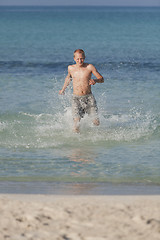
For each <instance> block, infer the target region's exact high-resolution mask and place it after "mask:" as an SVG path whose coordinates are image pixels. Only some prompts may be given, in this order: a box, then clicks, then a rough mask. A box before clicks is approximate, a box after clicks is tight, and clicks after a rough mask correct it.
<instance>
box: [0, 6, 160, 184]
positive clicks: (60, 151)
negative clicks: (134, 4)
mask: <svg viewBox="0 0 160 240" xmlns="http://www.w3.org/2000/svg"><path fill="white" fill-rule="evenodd" d="M159 22H160V8H107V7H103V8H102V7H92V8H88V7H86V8H85V7H0V31H1V37H0V46H1V48H0V181H23V182H25V181H32V182H34V181H41V182H42V181H50V182H91V183H93V182H94V183H99V182H106V183H107V182H108V183H122V184H123V183H124V184H125V183H127V184H131V183H143V184H152V185H157V184H158V185H159V184H160V157H159V156H160V111H159V110H160V60H159V59H160V56H159V53H160V44H159V39H160V25H159ZM76 48H83V49H84V50H85V52H86V62H90V63H92V64H94V65H95V66H96V67H97V68H98V70H99V71H100V73H101V74H102V75H103V76H104V78H105V82H104V83H103V84H96V85H95V86H93V88H92V91H93V94H94V96H95V98H96V100H97V104H98V107H99V116H100V121H101V125H100V126H99V127H97V128H95V127H94V126H92V124H91V121H90V119H89V118H88V117H87V116H86V117H85V118H84V119H83V120H82V122H81V133H80V134H74V133H73V132H72V115H71V107H70V106H71V105H70V104H71V97H72V85H70V86H69V87H68V89H67V91H66V94H65V95H64V96H59V95H58V92H59V90H60V89H61V87H62V85H63V82H64V79H65V76H66V74H67V66H68V65H69V64H72V63H73V57H72V56H73V51H74V50H75V49H76Z"/></svg>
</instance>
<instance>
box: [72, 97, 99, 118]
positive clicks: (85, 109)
mask: <svg viewBox="0 0 160 240" xmlns="http://www.w3.org/2000/svg"><path fill="white" fill-rule="evenodd" d="M72 113H73V118H83V117H84V115H85V114H86V113H87V114H89V115H91V116H93V117H98V108H97V103H96V100H95V98H94V96H93V95H92V93H91V94H88V95H84V96H77V95H73V97H72Z"/></svg>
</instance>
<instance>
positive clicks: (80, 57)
mask: <svg viewBox="0 0 160 240" xmlns="http://www.w3.org/2000/svg"><path fill="white" fill-rule="evenodd" d="M84 60H85V56H84V55H83V54H82V53H79V52H76V53H75V54H74V61H75V62H76V64H77V65H78V66H82V65H83V63H84Z"/></svg>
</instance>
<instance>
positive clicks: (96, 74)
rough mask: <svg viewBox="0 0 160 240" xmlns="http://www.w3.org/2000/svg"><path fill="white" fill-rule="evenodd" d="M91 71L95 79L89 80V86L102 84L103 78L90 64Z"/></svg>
mask: <svg viewBox="0 0 160 240" xmlns="http://www.w3.org/2000/svg"><path fill="white" fill-rule="evenodd" d="M90 66H91V71H92V73H93V75H94V76H95V77H96V79H91V80H90V82H89V83H90V85H94V84H96V83H103V82H104V78H103V76H102V75H101V74H100V73H99V72H98V71H97V69H96V68H95V67H94V66H93V65H92V64H91V65H90Z"/></svg>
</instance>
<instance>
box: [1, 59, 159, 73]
mask: <svg viewBox="0 0 160 240" xmlns="http://www.w3.org/2000/svg"><path fill="white" fill-rule="evenodd" d="M70 64H72V62H25V61H0V69H1V71H3V70H6V69H10V70H12V69H15V68H16V69H19V70H20V69H24V68H26V69H31V68H32V69H37V68H38V69H39V68H41V69H57V70H60V69H61V70H66V68H67V66H68V65H70ZM94 64H95V65H96V66H97V67H98V68H99V69H109V70H112V69H120V68H122V69H123V68H124V69H126V68H127V69H133V70H134V69H136V70H137V69H148V70H152V71H160V63H159V62H154V61H153V62H152V61H150V62H141V61H139V62H138V61H118V62H114V61H108V62H100V63H98V64H97V63H94Z"/></svg>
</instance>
